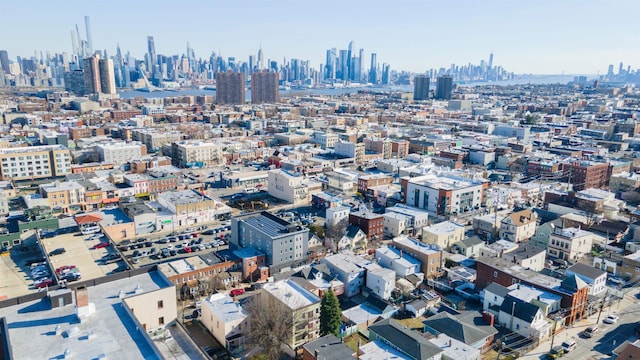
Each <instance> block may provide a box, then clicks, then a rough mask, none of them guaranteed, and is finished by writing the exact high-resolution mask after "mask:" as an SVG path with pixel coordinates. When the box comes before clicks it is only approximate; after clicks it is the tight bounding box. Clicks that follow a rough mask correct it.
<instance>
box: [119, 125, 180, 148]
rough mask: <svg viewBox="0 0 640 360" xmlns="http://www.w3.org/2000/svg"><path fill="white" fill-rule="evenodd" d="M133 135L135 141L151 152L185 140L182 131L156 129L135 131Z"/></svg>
mask: <svg viewBox="0 0 640 360" xmlns="http://www.w3.org/2000/svg"><path fill="white" fill-rule="evenodd" d="M131 135H132V138H133V140H136V141H139V142H141V143H143V144H144V145H145V146H146V147H147V149H148V150H149V151H157V150H159V149H162V146H163V145H165V144H171V143H174V142H180V141H182V140H183V139H184V134H183V133H181V132H180V131H161V130H155V129H135V130H133V131H132V134H131Z"/></svg>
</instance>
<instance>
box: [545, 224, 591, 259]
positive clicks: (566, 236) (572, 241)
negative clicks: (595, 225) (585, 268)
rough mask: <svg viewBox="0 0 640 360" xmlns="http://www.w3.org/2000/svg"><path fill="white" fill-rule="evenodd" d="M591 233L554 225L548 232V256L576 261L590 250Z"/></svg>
mask: <svg viewBox="0 0 640 360" xmlns="http://www.w3.org/2000/svg"><path fill="white" fill-rule="evenodd" d="M592 243H593V234H592V233H590V232H588V231H584V230H581V229H579V228H561V227H556V228H554V230H553V233H551V234H549V243H548V247H547V251H548V253H549V256H551V257H553V258H558V259H564V260H567V261H572V262H574V261H577V260H578V259H580V258H582V257H583V256H585V255H587V254H589V253H590V252H591V245H592Z"/></svg>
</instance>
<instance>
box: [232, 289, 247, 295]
mask: <svg viewBox="0 0 640 360" xmlns="http://www.w3.org/2000/svg"><path fill="white" fill-rule="evenodd" d="M242 294H244V289H233V290H231V296H238V295H242Z"/></svg>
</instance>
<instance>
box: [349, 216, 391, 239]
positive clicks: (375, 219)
mask: <svg viewBox="0 0 640 360" xmlns="http://www.w3.org/2000/svg"><path fill="white" fill-rule="evenodd" d="M349 224H350V225H354V226H357V227H358V228H360V230H362V231H363V232H364V233H365V234H366V235H367V240H369V241H372V240H382V238H383V236H384V216H382V215H381V214H376V213H374V212H371V211H357V212H353V213H350V214H349Z"/></svg>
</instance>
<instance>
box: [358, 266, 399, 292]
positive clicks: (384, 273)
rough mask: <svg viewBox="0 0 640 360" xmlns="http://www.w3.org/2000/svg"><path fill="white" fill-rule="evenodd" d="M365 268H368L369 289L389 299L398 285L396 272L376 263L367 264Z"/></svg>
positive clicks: (367, 284)
mask: <svg viewBox="0 0 640 360" xmlns="http://www.w3.org/2000/svg"><path fill="white" fill-rule="evenodd" d="M365 268H366V269H367V282H366V286H367V289H369V291H371V292H373V293H374V294H375V295H376V296H377V297H379V298H381V299H384V300H387V299H389V298H390V297H391V292H392V291H393V289H395V287H396V273H395V272H394V271H393V270H391V269H385V268H383V267H382V266H380V265H378V264H374V263H372V264H369V265H366V266H365Z"/></svg>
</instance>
